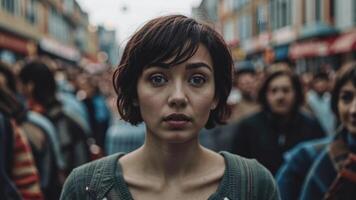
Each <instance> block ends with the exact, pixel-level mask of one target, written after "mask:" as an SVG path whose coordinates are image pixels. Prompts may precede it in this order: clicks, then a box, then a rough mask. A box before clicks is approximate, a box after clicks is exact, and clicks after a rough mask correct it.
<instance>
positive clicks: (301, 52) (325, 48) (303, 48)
mask: <svg viewBox="0 0 356 200" xmlns="http://www.w3.org/2000/svg"><path fill="white" fill-rule="evenodd" d="M334 40H335V39H334V38H329V39H324V40H321V39H320V40H311V41H305V42H298V43H294V44H292V45H291V47H290V49H289V57H290V58H292V59H299V58H308V57H321V56H327V55H330V54H331V50H330V49H331V48H330V47H331V45H332V44H333V41H334Z"/></svg>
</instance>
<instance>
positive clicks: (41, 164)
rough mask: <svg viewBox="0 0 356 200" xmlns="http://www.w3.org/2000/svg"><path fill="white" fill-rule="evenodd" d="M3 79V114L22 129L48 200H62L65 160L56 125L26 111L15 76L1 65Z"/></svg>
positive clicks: (0, 84) (0, 85)
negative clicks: (61, 175) (13, 120)
mask: <svg viewBox="0 0 356 200" xmlns="http://www.w3.org/2000/svg"><path fill="white" fill-rule="evenodd" d="M0 77H2V83H0V88H2V94H3V95H4V96H3V99H2V107H3V110H7V112H8V113H12V114H11V116H14V117H16V118H15V119H16V121H17V125H18V128H19V129H20V130H21V132H22V133H23V134H24V135H25V136H26V138H27V139H28V142H29V144H30V147H31V153H32V155H33V157H34V160H35V164H36V167H37V170H38V172H39V175H40V183H41V189H42V191H43V193H44V196H45V197H46V199H53V198H54V199H56V198H57V199H58V198H59V194H60V184H59V177H58V168H60V167H61V166H63V164H62V163H63V159H62V157H61V154H60V150H59V143H57V138H56V132H55V129H54V127H53V124H52V123H51V122H50V121H49V120H48V119H47V118H46V117H44V116H42V115H40V114H36V113H34V112H31V111H27V110H26V109H25V107H24V105H23V103H22V102H20V101H19V99H18V98H17V97H18V96H19V95H17V94H18V92H17V89H16V87H15V85H16V83H15V75H14V74H13V73H12V71H11V70H10V69H9V68H8V67H7V66H5V65H3V64H1V63H0ZM5 97H6V98H5Z"/></svg>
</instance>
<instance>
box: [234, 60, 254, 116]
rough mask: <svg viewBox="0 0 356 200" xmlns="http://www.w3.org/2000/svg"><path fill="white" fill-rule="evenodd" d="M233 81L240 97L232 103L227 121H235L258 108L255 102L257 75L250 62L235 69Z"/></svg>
mask: <svg viewBox="0 0 356 200" xmlns="http://www.w3.org/2000/svg"><path fill="white" fill-rule="evenodd" d="M234 81H235V84H236V88H237V89H238V90H239V92H240V95H241V98H240V99H239V100H238V101H237V102H236V104H235V105H233V109H232V113H231V117H230V118H229V122H237V121H239V120H240V119H242V118H244V117H246V116H248V115H251V114H253V113H255V112H257V111H258V110H259V105H258V103H257V102H256V89H257V77H256V71H255V69H254V68H253V66H252V64H250V65H249V66H243V67H240V68H238V69H236V72H235V80H234Z"/></svg>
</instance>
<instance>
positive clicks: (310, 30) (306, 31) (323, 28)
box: [298, 22, 338, 39]
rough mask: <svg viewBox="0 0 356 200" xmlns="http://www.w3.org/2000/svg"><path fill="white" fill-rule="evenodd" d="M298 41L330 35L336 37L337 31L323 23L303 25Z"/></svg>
mask: <svg viewBox="0 0 356 200" xmlns="http://www.w3.org/2000/svg"><path fill="white" fill-rule="evenodd" d="M299 34H300V35H299V38H298V39H309V38H313V37H321V36H322V37H325V36H331V35H337V34H338V29H336V28H334V27H333V26H330V25H328V24H326V23H324V22H315V23H310V24H307V25H305V26H304V27H303V28H302V29H301V31H300V33H299Z"/></svg>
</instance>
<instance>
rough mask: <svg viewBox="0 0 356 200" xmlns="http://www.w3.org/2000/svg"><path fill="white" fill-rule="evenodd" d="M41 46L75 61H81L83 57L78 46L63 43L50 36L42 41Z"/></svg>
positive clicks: (49, 51) (45, 49) (54, 53)
mask: <svg viewBox="0 0 356 200" xmlns="http://www.w3.org/2000/svg"><path fill="white" fill-rule="evenodd" d="M40 48H41V49H42V50H44V51H46V52H48V53H51V54H53V55H55V56H58V57H61V58H64V59H67V60H69V61H73V62H77V61H79V60H80V57H81V55H80V52H79V51H78V50H77V49H76V48H74V47H70V46H67V45H64V44H61V43H59V42H58V41H56V40H53V39H49V38H44V39H42V40H41V41H40Z"/></svg>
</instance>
